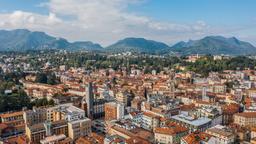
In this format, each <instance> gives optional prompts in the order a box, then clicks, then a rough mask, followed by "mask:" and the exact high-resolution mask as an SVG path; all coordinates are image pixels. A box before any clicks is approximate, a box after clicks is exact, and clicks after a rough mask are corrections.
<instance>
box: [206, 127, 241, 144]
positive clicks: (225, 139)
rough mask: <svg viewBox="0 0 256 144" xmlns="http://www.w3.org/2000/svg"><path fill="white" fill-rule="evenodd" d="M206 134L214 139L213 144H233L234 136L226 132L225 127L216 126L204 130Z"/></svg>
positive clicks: (228, 131) (230, 132) (229, 131)
mask: <svg viewBox="0 0 256 144" xmlns="http://www.w3.org/2000/svg"><path fill="white" fill-rule="evenodd" d="M206 133H208V134H210V135H212V136H213V137H214V140H215V143H221V144H233V143H235V139H236V135H235V134H234V133H233V132H232V131H231V130H228V128H227V127H224V126H221V125H217V126H215V127H212V128H209V129H207V130H206Z"/></svg>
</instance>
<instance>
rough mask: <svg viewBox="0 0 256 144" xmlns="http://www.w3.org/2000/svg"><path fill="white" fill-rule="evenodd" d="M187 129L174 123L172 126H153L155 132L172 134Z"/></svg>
mask: <svg viewBox="0 0 256 144" xmlns="http://www.w3.org/2000/svg"><path fill="white" fill-rule="evenodd" d="M187 130H188V129H187V128H185V127H182V126H179V125H177V124H176V125H175V126H172V127H157V128H155V133H160V134H166V135H174V134H177V133H182V132H185V131H187Z"/></svg>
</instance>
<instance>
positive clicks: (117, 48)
mask: <svg viewBox="0 0 256 144" xmlns="http://www.w3.org/2000/svg"><path fill="white" fill-rule="evenodd" d="M165 49H170V47H169V46H168V45H166V44H164V43H162V42H157V41H153V40H146V39H144V38H125V39H123V40H119V41H118V42H116V43H115V44H112V45H110V46H108V47H107V48H106V50H107V51H111V52H126V51H130V52H137V53H149V54H158V53H161V51H163V50H165Z"/></svg>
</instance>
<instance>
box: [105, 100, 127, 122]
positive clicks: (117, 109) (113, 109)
mask: <svg viewBox="0 0 256 144" xmlns="http://www.w3.org/2000/svg"><path fill="white" fill-rule="evenodd" d="M123 116H124V104H122V103H116V102H109V103H106V104H105V120H107V121H109V120H118V119H121V118H122V117H123Z"/></svg>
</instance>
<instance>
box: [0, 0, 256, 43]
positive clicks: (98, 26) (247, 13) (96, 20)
mask: <svg viewBox="0 0 256 144" xmlns="http://www.w3.org/2000/svg"><path fill="white" fill-rule="evenodd" d="M255 7H256V0H0V29H18V28H27V29H30V30H32V31H44V32H46V33H48V34H50V35H53V36H56V37H63V38H66V39H68V40H69V41H78V40H86V41H87V40H88V41H93V42H97V43H100V44H102V45H103V46H107V45H109V44H111V43H113V42H115V41H117V40H119V39H122V38H125V37H144V38H147V39H154V40H158V41H162V42H166V43H167V44H174V43H175V42H178V41H180V40H184V41H187V40H189V39H199V38H202V37H204V36H206V35H223V36H227V37H231V36H235V37H238V38H240V39H242V40H245V41H249V42H251V43H253V44H254V45H255V44H256V8H255Z"/></svg>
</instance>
